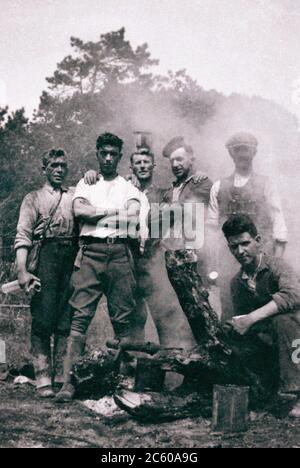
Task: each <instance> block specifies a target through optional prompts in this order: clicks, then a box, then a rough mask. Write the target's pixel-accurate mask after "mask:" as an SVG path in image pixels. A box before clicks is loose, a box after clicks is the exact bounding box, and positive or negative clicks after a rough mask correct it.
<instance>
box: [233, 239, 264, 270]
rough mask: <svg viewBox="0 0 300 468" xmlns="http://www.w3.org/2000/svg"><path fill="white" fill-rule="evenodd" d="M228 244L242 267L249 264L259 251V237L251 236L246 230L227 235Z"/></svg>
mask: <svg viewBox="0 0 300 468" xmlns="http://www.w3.org/2000/svg"><path fill="white" fill-rule="evenodd" d="M228 245H229V248H230V251H231V253H232V254H233V255H234V257H235V258H236V259H237V261H238V262H239V263H240V264H241V265H242V266H243V267H247V266H249V265H251V264H252V263H253V262H254V261H255V260H256V258H257V256H258V255H259V253H260V237H259V236H257V237H256V238H253V237H252V236H251V235H250V234H249V233H248V232H244V233H243V234H238V235H236V236H231V237H229V239H228Z"/></svg>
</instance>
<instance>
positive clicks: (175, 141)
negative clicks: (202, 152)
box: [162, 136, 193, 158]
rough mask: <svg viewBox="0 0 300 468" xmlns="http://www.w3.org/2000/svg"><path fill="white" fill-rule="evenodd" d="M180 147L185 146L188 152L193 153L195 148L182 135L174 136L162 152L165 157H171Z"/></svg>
mask: <svg viewBox="0 0 300 468" xmlns="http://www.w3.org/2000/svg"><path fill="white" fill-rule="evenodd" d="M179 148H184V149H185V150H186V151H187V152H188V153H190V154H193V149H192V147H191V146H190V145H187V144H186V143H185V141H184V138H183V137H182V136H178V137H174V138H172V140H170V141H169V143H168V144H167V145H166V146H165V147H164V149H163V151H162V154H163V156H164V157H165V158H169V157H170V156H171V154H172V153H174V151H176V150H178V149H179Z"/></svg>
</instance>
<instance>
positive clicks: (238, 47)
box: [0, 0, 300, 119]
mask: <svg viewBox="0 0 300 468" xmlns="http://www.w3.org/2000/svg"><path fill="white" fill-rule="evenodd" d="M0 11H1V41H0V105H6V104H8V105H9V106H10V108H11V109H16V108H19V107H22V106H24V107H25V109H26V112H27V114H28V115H30V114H31V113H32V111H33V109H34V108H36V107H37V106H38V103H39V97H40V95H41V92H42V91H43V90H44V89H46V87H47V83H46V81H45V77H46V76H51V75H52V74H53V72H54V70H55V68H56V64H57V63H58V62H60V61H61V60H62V59H63V58H64V57H65V56H66V55H67V54H69V53H71V47H70V37H71V36H75V37H79V38H81V39H83V40H92V41H94V40H97V39H98V37H99V35H100V34H103V33H106V32H109V31H112V30H117V29H119V28H121V27H122V26H124V27H125V28H126V32H127V33H126V34H127V39H129V40H130V42H131V43H132V45H133V46H134V47H136V46H137V45H140V44H143V43H145V42H147V43H148V45H149V48H150V51H151V53H152V56H153V57H154V58H158V59H159V60H160V65H159V67H158V68H157V71H158V72H160V73H165V72H166V71H167V70H169V69H171V70H173V71H175V70H178V69H182V68H186V69H187V71H188V73H189V74H190V75H191V76H192V77H193V78H196V79H197V80H198V82H199V84H200V85H201V86H202V87H203V88H205V89H207V90H209V89H216V90H217V91H220V92H223V93H224V94H226V95H229V94H231V93H233V92H238V93H242V94H246V95H249V96H252V95H258V96H262V97H265V98H269V99H273V100H275V101H276V102H278V103H279V104H282V105H284V106H285V107H286V108H288V109H289V110H291V111H293V112H295V113H296V114H297V115H298V117H299V119H300V47H299V31H300V1H299V0H0Z"/></svg>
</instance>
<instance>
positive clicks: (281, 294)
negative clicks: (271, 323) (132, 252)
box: [272, 259, 300, 314]
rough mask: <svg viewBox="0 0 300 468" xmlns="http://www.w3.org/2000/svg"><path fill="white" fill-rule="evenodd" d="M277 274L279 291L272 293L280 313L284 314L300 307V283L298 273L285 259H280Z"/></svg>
mask: <svg viewBox="0 0 300 468" xmlns="http://www.w3.org/2000/svg"><path fill="white" fill-rule="evenodd" d="M275 274H276V276H277V278H278V292H277V293H275V294H273V295H272V298H273V300H274V302H275V303H276V305H277V307H278V310H279V313H281V314H284V313H287V312H291V311H293V310H298V309H300V284H299V278H298V275H297V274H296V273H295V272H294V270H293V269H292V268H291V267H290V266H289V265H288V264H287V263H285V262H284V261H283V260H281V259H278V261H277V265H276V270H275Z"/></svg>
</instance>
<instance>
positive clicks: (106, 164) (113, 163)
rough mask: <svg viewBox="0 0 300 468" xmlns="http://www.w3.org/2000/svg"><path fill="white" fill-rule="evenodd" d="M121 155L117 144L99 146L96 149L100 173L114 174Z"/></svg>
mask: <svg viewBox="0 0 300 468" xmlns="http://www.w3.org/2000/svg"><path fill="white" fill-rule="evenodd" d="M121 157H122V153H121V151H120V149H119V148H118V146H113V145H104V146H101V147H100V148H99V149H98V151H97V159H98V162H99V166H100V172H101V174H103V175H106V176H110V175H114V174H115V173H116V172H117V167H118V164H119V162H120V160H121Z"/></svg>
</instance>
